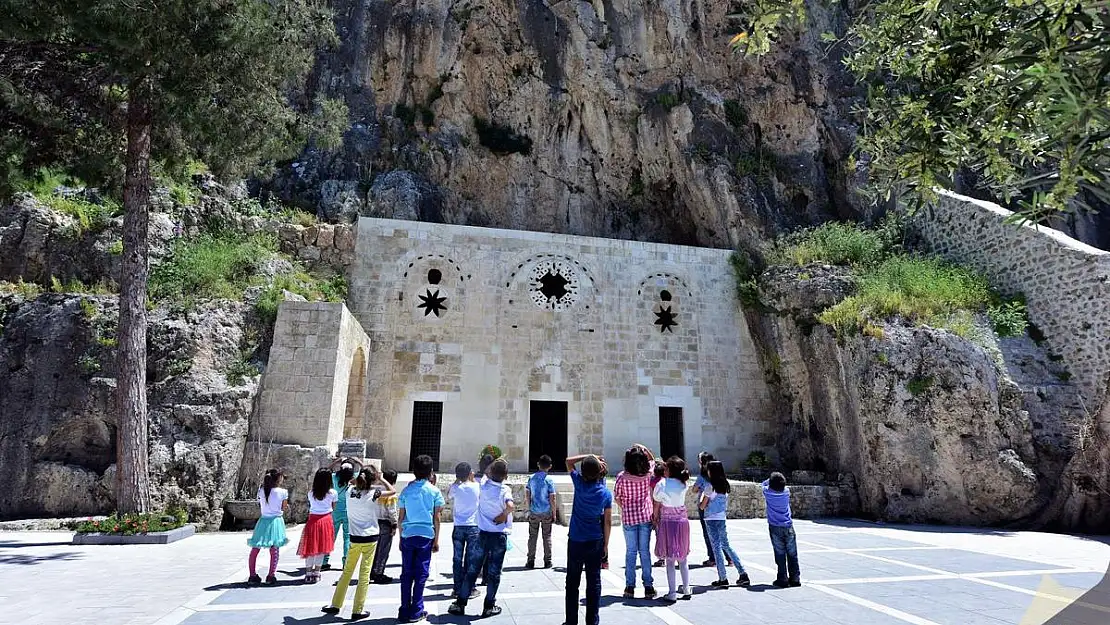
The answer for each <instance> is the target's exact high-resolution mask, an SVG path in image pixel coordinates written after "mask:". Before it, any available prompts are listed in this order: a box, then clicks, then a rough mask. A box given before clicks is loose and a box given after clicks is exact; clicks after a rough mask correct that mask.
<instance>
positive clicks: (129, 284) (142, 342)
mask: <svg viewBox="0 0 1110 625" xmlns="http://www.w3.org/2000/svg"><path fill="white" fill-rule="evenodd" d="M151 124H152V115H151V108H150V98H149V85H148V84H147V83H146V82H145V81H144V82H139V83H137V84H135V85H132V88H131V91H130V94H129V96H128V104H127V161H126V166H127V172H126V178H125V180H124V186H123V210H124V214H123V258H122V263H121V266H120V291H119V332H118V338H119V346H118V348H117V349H118V351H117V363H116V369H117V393H118V404H119V429H118V437H119V438H118V442H117V445H116V449H117V450H118V451H117V459H116V486H117V488H116V507H117V509H118V510H119V511H120V512H147V511H148V510H149V508H150V475H149V466H148V459H149V446H148V443H147V438H148V431H149V427H148V424H147V406H146V287H147V274H148V267H147V257H148V255H149V254H148V253H149V250H148V247H149V245H148V243H147V229H148V224H149V221H150V216H149V204H150V130H151Z"/></svg>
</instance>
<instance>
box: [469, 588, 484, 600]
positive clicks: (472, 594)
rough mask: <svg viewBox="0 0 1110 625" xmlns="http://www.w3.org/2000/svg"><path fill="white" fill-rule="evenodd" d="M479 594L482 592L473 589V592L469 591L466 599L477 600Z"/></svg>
mask: <svg viewBox="0 0 1110 625" xmlns="http://www.w3.org/2000/svg"><path fill="white" fill-rule="evenodd" d="M480 594H482V591H480V590H478V589H477V588H474V589H473V590H471V591H470V597H468V599H477V598H478V595H480Z"/></svg>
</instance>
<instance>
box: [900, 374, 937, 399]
mask: <svg viewBox="0 0 1110 625" xmlns="http://www.w3.org/2000/svg"><path fill="white" fill-rule="evenodd" d="M931 386H933V378H932V377H929V376H925V377H920V376H919V377H916V378H913V379H912V380H910V381H909V382H906V390H907V391H909V392H910V395H913V396H914V397H917V396H918V395H920V394H922V393H924V392H925V391H927V390H929V388H930V387H931Z"/></svg>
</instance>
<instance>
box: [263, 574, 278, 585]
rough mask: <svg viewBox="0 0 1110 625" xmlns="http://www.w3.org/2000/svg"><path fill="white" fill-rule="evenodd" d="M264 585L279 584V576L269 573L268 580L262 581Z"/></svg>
mask: <svg viewBox="0 0 1110 625" xmlns="http://www.w3.org/2000/svg"><path fill="white" fill-rule="evenodd" d="M262 585H263V586H277V578H276V577H274V576H273V575H267V576H266V581H264V582H262Z"/></svg>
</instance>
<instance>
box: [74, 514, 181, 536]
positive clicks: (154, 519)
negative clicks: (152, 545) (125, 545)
mask: <svg viewBox="0 0 1110 625" xmlns="http://www.w3.org/2000/svg"><path fill="white" fill-rule="evenodd" d="M188 520H189V516H188V513H186V512H185V511H184V510H170V511H168V512H166V513H164V514H156V513H141V514H122V515H121V514H113V515H112V516H110V517H108V518H106V519H104V520H102V521H94V520H92V519H91V518H90V519H88V520H85V521H79V522H78V523H76V524H75V525H74V526H73V531H75V532H77V533H79V534H120V535H123V536H132V535H134V534H146V533H149V532H167V531H169V530H173V529H177V528H179V527H181V526H183V525H185V524H186V523H187V522H188Z"/></svg>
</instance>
